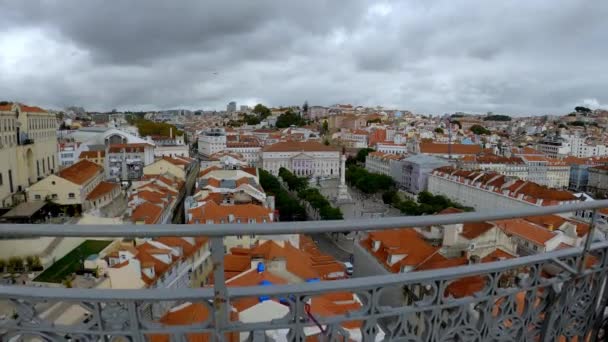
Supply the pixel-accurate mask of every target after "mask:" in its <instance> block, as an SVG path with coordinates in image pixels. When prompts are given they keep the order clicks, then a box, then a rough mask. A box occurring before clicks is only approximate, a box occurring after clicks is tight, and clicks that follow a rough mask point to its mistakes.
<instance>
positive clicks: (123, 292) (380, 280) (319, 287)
mask: <svg viewBox="0 0 608 342" xmlns="http://www.w3.org/2000/svg"><path fill="white" fill-rule="evenodd" d="M602 248H608V242H606V241H603V242H596V243H594V244H592V245H591V248H590V250H596V249H602ZM582 251H583V248H582V247H574V248H568V249H561V250H556V251H552V252H547V253H541V254H533V255H528V256H523V257H519V258H513V259H507V260H501V261H495V262H489V263H480V264H473V265H463V266H457V267H449V268H442V269H435V270H426V271H417V272H408V273H391V274H386V275H376V276H366V277H360V278H349V279H342V280H332V281H322V282H313V283H295V284H287V285H279V284H275V285H273V286H235V287H227V288H226V290H227V292H228V294H229V297H231V298H241V297H252V296H265V295H267V296H272V295H276V294H282V293H290V294H299V293H304V292H306V293H307V294H316V293H328V292H341V291H353V290H355V291H356V290H357V289H362V288H369V287H373V286H376V285H383V286H392V285H406V284H414V283H420V282H421V281H426V280H432V279H438V278H443V279H450V278H454V279H456V278H463V277H467V276H471V275H476V274H484V273H488V272H490V271H494V272H498V271H502V270H507V269H514V268H518V267H521V266H525V265H531V264H534V263H539V262H546V261H550V260H554V259H561V258H567V257H572V256H577V255H580V254H581V252H582ZM3 297H4V298H15V297H18V298H23V299H35V298H44V299H57V300H59V299H61V300H75V301H78V300H83V301H86V300H144V301H157V300H158V299H159V298H164V299H165V300H181V301H197V302H200V301H204V300H207V299H212V298H213V288H212V287H206V288H180V289H179V291H175V289H169V288H148V289H78V288H44V291H40V288H39V287H32V286H10V285H9V286H5V285H0V299H1V298H3Z"/></svg>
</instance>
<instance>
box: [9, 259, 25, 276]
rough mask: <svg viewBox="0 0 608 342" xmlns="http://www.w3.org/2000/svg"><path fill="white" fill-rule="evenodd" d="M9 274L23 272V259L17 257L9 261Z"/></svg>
mask: <svg viewBox="0 0 608 342" xmlns="http://www.w3.org/2000/svg"><path fill="white" fill-rule="evenodd" d="M8 272H9V273H19V272H23V259H22V258H20V257H17V256H14V257H10V258H9V259H8Z"/></svg>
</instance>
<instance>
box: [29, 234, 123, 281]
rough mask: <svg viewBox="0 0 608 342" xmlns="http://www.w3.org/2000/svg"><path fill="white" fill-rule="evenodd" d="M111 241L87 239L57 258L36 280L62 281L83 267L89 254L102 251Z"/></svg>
mask: <svg viewBox="0 0 608 342" xmlns="http://www.w3.org/2000/svg"><path fill="white" fill-rule="evenodd" d="M110 243H112V241H111V240H86V241H85V242H83V243H81V244H80V245H79V246H78V247H76V248H74V250H73V251H71V252H70V253H68V254H66V255H65V256H64V257H63V258H61V259H59V260H57V261H56V262H55V263H54V264H53V265H52V266H51V267H49V268H47V269H46V270H45V271H44V272H42V273H41V274H40V275H39V276H38V277H36V279H34V281H40V282H46V283H61V282H62V281H63V280H64V279H65V278H66V277H67V276H68V275H70V274H72V273H74V272H76V271H78V270H79V269H81V268H82V266H83V265H82V263H83V262H84V260H85V259H86V258H87V257H88V256H89V255H91V254H97V253H99V252H101V251H102V250H103V249H104V248H106V247H107V246H108V245H109V244H110Z"/></svg>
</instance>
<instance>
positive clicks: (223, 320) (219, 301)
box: [211, 236, 228, 341]
mask: <svg viewBox="0 0 608 342" xmlns="http://www.w3.org/2000/svg"><path fill="white" fill-rule="evenodd" d="M211 260H212V261H213V309H214V318H215V320H214V327H215V340H216V341H224V340H225V335H224V328H225V327H226V325H227V323H228V293H227V291H226V281H225V276H224V239H223V238H222V237H220V236H215V237H212V238H211Z"/></svg>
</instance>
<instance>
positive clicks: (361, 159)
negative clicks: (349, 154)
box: [355, 148, 375, 164]
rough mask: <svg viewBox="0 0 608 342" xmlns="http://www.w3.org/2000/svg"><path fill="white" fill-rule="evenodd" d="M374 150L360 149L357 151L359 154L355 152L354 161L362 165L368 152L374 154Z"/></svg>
mask: <svg viewBox="0 0 608 342" xmlns="http://www.w3.org/2000/svg"><path fill="white" fill-rule="evenodd" d="M374 151H375V150H374V149H373V148H362V149H360V150H359V152H357V157H356V158H355V160H356V161H357V162H358V163H361V164H364V163H365V159H367V155H368V154H369V153H370V152H374Z"/></svg>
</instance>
